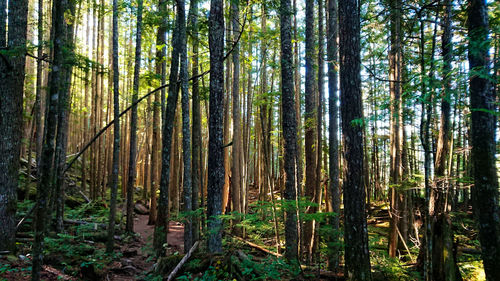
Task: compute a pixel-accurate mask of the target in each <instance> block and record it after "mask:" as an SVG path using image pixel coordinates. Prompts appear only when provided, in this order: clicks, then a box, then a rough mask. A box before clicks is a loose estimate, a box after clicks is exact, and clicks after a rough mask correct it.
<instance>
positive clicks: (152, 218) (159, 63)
mask: <svg viewBox="0 0 500 281" xmlns="http://www.w3.org/2000/svg"><path fill="white" fill-rule="evenodd" d="M165 10H166V0H159V1H158V11H159V12H165ZM165 32H166V26H165V22H164V21H162V22H161V23H160V26H159V27H158V33H157V35H156V61H155V64H156V74H157V75H163V73H164V71H163V68H164V66H165V64H164V62H163V59H164V54H165V43H166V42H165ZM162 84H163V83H162ZM163 91H164V90H162V92H163ZM160 113H161V99H160V93H158V92H157V93H155V100H154V103H153V144H152V149H151V150H152V152H151V204H150V208H149V209H150V212H149V219H148V224H149V225H152V224H156V215H157V212H158V210H157V206H156V205H157V204H156V191H157V190H158V183H159V182H158V181H159V179H158V175H159V171H158V156H159V155H158V154H159V150H160V134H161V132H160V126H161V125H160V124H161V122H160Z"/></svg>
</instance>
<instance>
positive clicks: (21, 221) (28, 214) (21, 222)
mask: <svg viewBox="0 0 500 281" xmlns="http://www.w3.org/2000/svg"><path fill="white" fill-rule="evenodd" d="M36 205H37V204H36V203H35V205H33V207H31V209H30V210H29V211H28V213H26V215H25V216H24V217H23V218H22V219H21V220H20V221H19V222H18V223H17V225H16V232H17V230H18V229H19V227H21V225H23V223H24V222H25V221H26V219H27V218H29V216H31V213H33V210H35V207H36Z"/></svg>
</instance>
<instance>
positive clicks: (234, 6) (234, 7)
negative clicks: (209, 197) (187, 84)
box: [231, 0, 243, 236]
mask: <svg viewBox="0 0 500 281" xmlns="http://www.w3.org/2000/svg"><path fill="white" fill-rule="evenodd" d="M231 11H232V17H233V18H232V21H233V34H232V36H233V42H236V41H237V40H238V37H239V33H240V32H239V30H240V21H239V17H240V12H239V0H235V1H231ZM232 90H233V93H232V95H233V157H232V162H233V163H232V166H231V174H232V179H231V185H232V189H231V195H232V203H233V211H234V212H237V213H238V215H237V216H239V214H241V213H243V211H242V209H241V199H240V195H241V186H242V185H241V168H242V161H241V148H242V145H241V113H240V47H239V43H236V45H235V46H234V49H233V89H232ZM239 222H240V220H239V219H237V220H235V221H234V223H235V224H238V223H239ZM234 231H235V234H236V235H238V236H241V234H242V233H241V227H235V228H234Z"/></svg>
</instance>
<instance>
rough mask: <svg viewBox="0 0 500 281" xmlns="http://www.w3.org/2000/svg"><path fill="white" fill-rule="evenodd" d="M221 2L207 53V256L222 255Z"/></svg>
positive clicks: (214, 4) (214, 9)
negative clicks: (208, 64)
mask: <svg viewBox="0 0 500 281" xmlns="http://www.w3.org/2000/svg"><path fill="white" fill-rule="evenodd" d="M222 3H223V1H222V0H211V1H210V17H209V28H208V42H209V50H210V97H209V101H210V116H209V120H208V126H209V144H208V186H207V192H208V198H207V217H208V232H209V236H208V252H210V253H219V252H222V221H221V219H220V218H219V216H220V214H221V205H222V187H223V186H224V174H225V172H224V148H223V143H222V141H223V132H222V128H223V111H224V110H223V106H224V105H223V101H224V98H223V96H224V9H223V5H222Z"/></svg>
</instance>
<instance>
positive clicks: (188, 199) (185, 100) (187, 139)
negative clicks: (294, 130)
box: [177, 0, 194, 251]
mask: <svg viewBox="0 0 500 281" xmlns="http://www.w3.org/2000/svg"><path fill="white" fill-rule="evenodd" d="M177 7H178V10H177V13H178V16H179V18H180V19H179V33H180V38H179V40H180V45H181V46H180V47H181V50H182V51H181V54H180V55H181V58H180V59H181V70H180V76H181V77H180V80H181V90H182V100H181V103H182V152H183V153H182V158H183V163H184V169H183V174H184V176H183V181H182V183H183V195H184V212H185V213H186V215H187V217H186V222H185V223H184V251H188V249H191V247H192V246H193V242H194V241H193V223H192V216H191V212H192V211H193V186H192V181H191V180H192V175H191V126H190V123H189V84H188V79H189V77H188V75H189V74H188V58H187V34H186V8H185V3H184V0H178V1H177Z"/></svg>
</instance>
